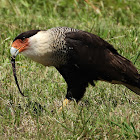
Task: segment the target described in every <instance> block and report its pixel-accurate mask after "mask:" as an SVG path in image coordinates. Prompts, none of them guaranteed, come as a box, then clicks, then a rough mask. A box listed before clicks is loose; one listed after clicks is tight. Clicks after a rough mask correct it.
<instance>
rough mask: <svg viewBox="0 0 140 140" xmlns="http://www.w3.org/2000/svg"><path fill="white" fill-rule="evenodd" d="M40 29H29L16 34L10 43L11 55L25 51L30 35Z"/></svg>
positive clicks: (28, 45)
mask: <svg viewBox="0 0 140 140" xmlns="http://www.w3.org/2000/svg"><path fill="white" fill-rule="evenodd" d="M39 31H40V30H30V31H27V32H23V33H21V34H20V35H18V36H17V37H16V38H15V39H14V40H13V43H12V47H11V50H10V52H11V55H12V56H14V57H16V56H17V55H18V54H19V53H20V52H26V51H27V50H29V47H30V45H31V44H30V43H29V42H30V41H29V40H30V37H32V36H34V35H36V34H37V33H38V32H39Z"/></svg>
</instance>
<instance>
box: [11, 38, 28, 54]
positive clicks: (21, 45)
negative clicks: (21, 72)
mask: <svg viewBox="0 0 140 140" xmlns="http://www.w3.org/2000/svg"><path fill="white" fill-rule="evenodd" d="M28 45H29V43H28V38H25V39H24V40H21V39H17V40H15V41H14V42H13V44H12V47H14V48H16V49H18V50H19V52H22V51H24V50H26V48H27V46H28Z"/></svg>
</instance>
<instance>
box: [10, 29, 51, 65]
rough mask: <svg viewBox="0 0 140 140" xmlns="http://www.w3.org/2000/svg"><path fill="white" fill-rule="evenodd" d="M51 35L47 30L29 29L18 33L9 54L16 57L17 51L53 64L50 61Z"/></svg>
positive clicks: (43, 62)
mask: <svg viewBox="0 0 140 140" xmlns="http://www.w3.org/2000/svg"><path fill="white" fill-rule="evenodd" d="M52 41H53V39H52V36H51V35H50V33H49V32H48V31H41V30H30V31H27V32H23V33H21V34H20V35H18V36H17V37H16V38H15V39H14V40H13V43H12V47H11V50H10V52H11V55H12V57H16V56H17V55H18V54H19V53H22V54H23V55H24V56H26V57H29V58H30V59H32V60H34V61H36V62H38V63H41V64H43V65H44V66H50V65H53V62H52V51H53V50H52V48H51V47H50V46H51V45H50V44H52Z"/></svg>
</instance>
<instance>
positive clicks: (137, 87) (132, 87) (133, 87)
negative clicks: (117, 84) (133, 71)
mask: <svg viewBox="0 0 140 140" xmlns="http://www.w3.org/2000/svg"><path fill="white" fill-rule="evenodd" d="M139 76H140V74H139ZM124 85H125V86H126V87H127V88H128V89H130V90H131V91H133V92H135V93H136V94H138V95H139V96H140V78H139V79H138V83H137V84H136V85H130V84H124Z"/></svg>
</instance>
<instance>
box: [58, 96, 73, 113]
mask: <svg viewBox="0 0 140 140" xmlns="http://www.w3.org/2000/svg"><path fill="white" fill-rule="evenodd" d="M70 102H71V100H69V99H67V98H66V99H65V100H64V101H63V104H62V106H61V107H60V108H59V111H61V110H62V109H63V108H64V107H65V106H66V105H67V104H68V103H70Z"/></svg>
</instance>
